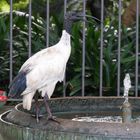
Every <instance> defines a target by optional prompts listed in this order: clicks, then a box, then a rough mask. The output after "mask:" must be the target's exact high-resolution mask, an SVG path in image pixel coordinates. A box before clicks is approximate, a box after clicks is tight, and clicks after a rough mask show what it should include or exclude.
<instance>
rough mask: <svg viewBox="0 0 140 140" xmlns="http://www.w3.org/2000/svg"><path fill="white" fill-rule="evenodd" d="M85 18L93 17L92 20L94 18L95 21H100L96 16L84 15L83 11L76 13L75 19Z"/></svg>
mask: <svg viewBox="0 0 140 140" xmlns="http://www.w3.org/2000/svg"><path fill="white" fill-rule="evenodd" d="M87 18H91V19H93V20H96V21H99V22H101V20H100V19H98V18H96V17H93V16H91V15H86V14H85V15H84V13H81V12H80V13H78V14H77V19H79V20H81V19H82V20H84V21H87ZM87 22H88V21H87Z"/></svg>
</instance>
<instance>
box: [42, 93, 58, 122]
mask: <svg viewBox="0 0 140 140" xmlns="http://www.w3.org/2000/svg"><path fill="white" fill-rule="evenodd" d="M48 100H49V98H48V94H47V93H46V94H45V96H44V103H45V106H46V111H47V113H48V120H50V121H53V122H56V123H59V124H60V122H59V121H57V120H56V118H55V117H54V116H53V115H52V113H51V110H50V107H49V105H48Z"/></svg>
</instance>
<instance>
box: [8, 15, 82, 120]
mask: <svg viewBox="0 0 140 140" xmlns="http://www.w3.org/2000/svg"><path fill="white" fill-rule="evenodd" d="M79 15H81V13H80V14H78V13H69V14H68V15H67V16H66V18H65V24H64V30H63V31H62V36H61V38H60V41H59V42H58V43H57V44H56V45H54V46H51V47H49V48H46V49H43V50H41V51H39V52H37V53H36V54H34V55H33V56H31V57H30V58H29V59H28V60H27V61H26V62H25V63H24V64H23V65H22V67H21V69H20V70H19V73H18V75H17V76H16V77H15V78H14V80H13V81H12V83H11V85H10V91H9V97H13V98H18V97H20V96H23V108H24V109H27V110H30V109H31V104H32V99H33V97H34V95H35V94H36V92H37V91H38V93H41V95H42V97H44V101H45V105H46V109H47V112H48V115H49V118H52V114H51V111H50V109H49V106H48V104H47V101H48V99H49V98H50V97H51V96H52V94H53V91H54V89H55V86H56V83H57V82H58V81H60V82H61V81H63V79H64V75H65V70H66V64H67V61H68V59H69V57H70V53H71V39H70V29H71V26H72V23H73V22H74V21H78V20H79V19H80V18H79ZM37 110H38V109H37ZM36 113H37V114H36V115H37V120H38V111H37V112H36Z"/></svg>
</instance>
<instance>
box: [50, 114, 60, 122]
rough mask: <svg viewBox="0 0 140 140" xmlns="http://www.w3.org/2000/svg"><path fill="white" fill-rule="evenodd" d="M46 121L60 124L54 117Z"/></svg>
mask: <svg viewBox="0 0 140 140" xmlns="http://www.w3.org/2000/svg"><path fill="white" fill-rule="evenodd" d="M48 121H53V122H56V123H58V124H60V122H59V121H57V120H56V117H54V116H49V117H48Z"/></svg>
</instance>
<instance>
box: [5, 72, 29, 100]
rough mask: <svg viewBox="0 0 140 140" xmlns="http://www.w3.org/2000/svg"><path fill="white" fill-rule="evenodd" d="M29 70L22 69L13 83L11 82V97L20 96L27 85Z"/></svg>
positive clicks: (9, 95)
mask: <svg viewBox="0 0 140 140" xmlns="http://www.w3.org/2000/svg"><path fill="white" fill-rule="evenodd" d="M28 72H29V71H27V70H26V71H20V72H19V73H18V75H17V76H16V77H15V78H14V80H13V81H12V83H11V84H10V86H9V88H10V90H9V94H8V97H9V98H20V97H21V96H20V95H21V93H22V92H23V91H24V90H25V89H26V87H27V85H26V84H27V77H26V76H27V74H28Z"/></svg>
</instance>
